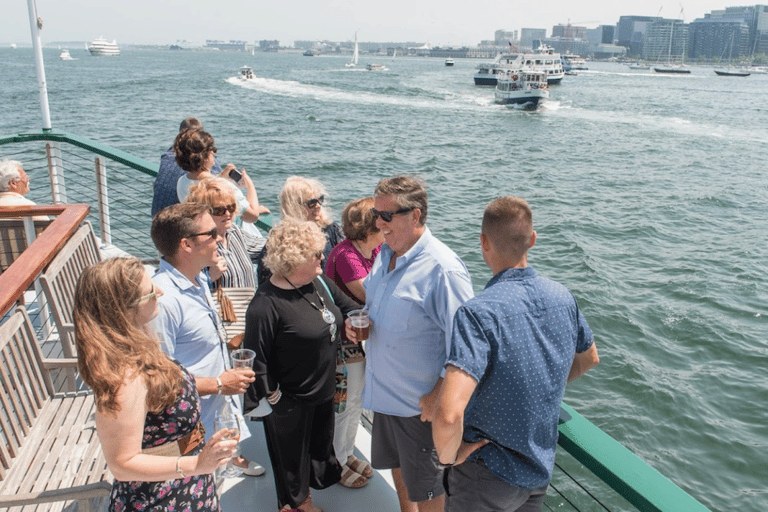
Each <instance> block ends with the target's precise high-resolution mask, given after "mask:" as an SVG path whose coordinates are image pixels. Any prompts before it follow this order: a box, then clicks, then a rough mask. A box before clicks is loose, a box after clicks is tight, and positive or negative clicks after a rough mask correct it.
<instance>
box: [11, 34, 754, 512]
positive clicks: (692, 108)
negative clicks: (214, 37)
mask: <svg viewBox="0 0 768 512" xmlns="http://www.w3.org/2000/svg"><path fill="white" fill-rule="evenodd" d="M70 50H71V52H72V55H73V57H76V58H77V59H78V60H76V61H70V62H66V61H60V60H58V58H57V56H58V53H59V52H58V50H54V49H49V50H46V51H45V55H46V66H47V68H46V69H47V79H48V89H49V95H50V103H51V112H52V119H53V125H54V128H56V129H60V130H65V131H69V132H73V133H77V134H81V135H84V136H86V137H89V138H91V139H94V140H97V141H99V142H103V143H107V144H110V145H112V146H115V147H118V148H121V149H124V150H127V151H129V152H131V153H134V154H137V155H139V156H142V157H144V158H146V159H149V160H152V161H158V159H159V155H160V154H161V152H162V151H164V150H165V149H166V148H167V147H168V146H169V145H170V144H171V142H172V141H173V138H174V136H175V133H176V131H177V128H178V123H179V122H180V121H181V119H183V118H184V117H186V116H188V115H196V116H198V117H200V118H201V119H202V120H203V122H204V123H205V126H206V129H207V130H208V131H210V132H211V133H212V134H213V135H214V137H216V142H217V147H218V148H219V156H220V158H221V159H222V160H223V161H224V162H233V163H236V164H237V165H238V166H245V168H246V169H247V170H248V171H249V173H251V175H252V176H254V177H255V178H256V181H257V185H258V189H259V194H260V198H261V200H262V202H264V203H265V204H267V205H268V206H269V207H271V208H272V209H273V210H274V211H277V208H276V205H277V192H278V190H279V188H280V185H281V184H282V182H283V181H284V180H285V178H286V177H288V176H290V175H292V174H301V175H306V176H315V177H318V178H319V179H321V180H322V181H323V183H324V184H325V185H326V186H327V188H328V189H329V191H330V193H331V196H332V199H333V202H332V204H331V206H332V208H334V210H335V211H336V212H337V215H338V212H339V211H340V210H341V208H342V207H343V205H344V203H345V202H346V201H348V200H350V199H353V198H356V197H361V196H363V195H369V194H370V193H371V192H372V190H373V187H374V185H375V183H376V182H377V181H378V180H379V179H380V178H381V177H384V176H390V175H393V174H396V173H417V174H419V175H420V176H422V177H424V178H425V179H426V181H427V183H428V186H429V194H430V211H429V220H428V224H429V226H430V227H431V228H432V230H433V232H434V233H435V234H436V235H437V236H438V237H439V238H441V239H442V240H444V241H445V242H446V243H448V244H449V245H450V246H451V247H453V248H454V249H455V250H456V252H457V253H458V254H459V255H460V256H461V257H462V258H463V259H464V261H465V262H466V263H467V266H468V267H469V268H470V271H471V273H472V276H473V279H474V283H475V288H476V289H477V290H480V289H481V288H482V287H483V285H484V284H485V282H486V281H487V279H488V278H489V277H490V275H489V272H488V270H487V269H486V267H485V266H484V264H483V262H482V258H481V257H480V253H479V250H478V235H479V224H480V217H481V214H482V211H483V208H484V206H485V204H486V203H487V202H488V201H490V200H491V199H493V198H495V197H497V196H499V195H502V194H515V195H520V196H522V197H525V198H526V199H527V200H528V201H529V202H530V203H531V205H532V207H533V210H534V223H535V228H536V230H537V231H538V234H539V238H538V240H537V244H536V246H535V247H534V248H533V249H532V250H531V253H530V261H531V264H532V265H533V266H534V267H535V268H536V269H537V270H538V271H539V272H540V273H542V274H544V275H547V276H549V277H552V278H554V279H556V280H558V281H561V282H562V283H564V284H565V285H567V286H568V287H569V288H570V289H571V290H572V291H573V293H574V294H575V296H576V297H577V299H578V301H579V304H580V306H581V308H582V310H583V312H584V314H585V316H586V317H587V319H588V321H589V322H590V325H591V327H592V329H593V331H594V332H595V336H596V343H597V346H598V349H599V352H600V356H601V364H600V366H599V367H597V368H596V369H595V370H593V371H592V372H590V373H589V374H588V375H587V376H585V377H584V378H582V379H581V380H580V381H577V382H575V383H574V384H572V385H571V386H570V388H569V389H568V391H567V393H566V401H567V402H568V403H569V404H570V405H571V406H573V407H574V408H576V409H577V410H578V411H579V412H581V413H582V414H583V415H584V416H586V417H587V418H588V419H589V420H591V421H592V422H594V423H596V424H597V425H598V426H599V427H600V428H602V429H604V430H605V431H606V432H608V433H609V434H610V435H611V436H613V437H614V438H616V439H617V440H618V441H620V442H621V443H623V444H624V445H625V446H627V447H628V448H629V449H630V450H632V451H633V452H635V453H637V454H638V455H639V456H641V457H642V458H643V459H645V460H646V461H648V463H649V464H651V465H652V466H653V467H654V468H656V469H658V470H659V471H660V472H661V473H663V474H665V475H667V476H668V477H669V478H671V479H672V480H673V481H674V482H675V483H677V484H678V485H679V486H681V487H682V488H683V489H685V490H686V491H687V492H689V493H690V494H692V495H693V496H694V497H696V498H697V499H699V500H700V501H701V502H702V503H704V504H705V505H706V506H708V507H710V508H711V509H713V510H736V509H738V510H754V511H758V510H763V509H765V508H766V505H768V470H767V469H766V467H767V466H766V453H768V446H767V445H768V413H767V412H766V404H768V323H767V322H768V319H767V317H766V312H767V311H766V310H768V307H766V303H767V302H768V291H766V290H768V277H766V276H767V275H768V266H767V264H766V262H768V246H767V244H766V242H767V237H766V235H765V231H766V225H767V224H768V194H767V193H768V190H766V189H767V188H768V179H767V178H766V176H765V172H766V169H768V99H767V98H768V75H753V76H750V77H748V78H746V79H742V78H727V77H716V76H715V75H714V73H713V71H712V69H711V68H693V73H692V74H691V75H689V76H663V75H653V74H649V73H647V72H637V71H630V70H629V69H628V68H626V66H622V65H619V64H607V63H590V67H591V68H592V69H591V70H590V71H585V72H580V73H579V75H578V76H572V77H571V76H569V77H566V78H565V80H564V81H563V83H562V84H561V85H559V86H554V87H553V88H552V91H551V97H550V100H549V101H548V102H547V103H546V104H545V105H544V107H543V108H541V109H540V110H538V111H536V112H527V111H521V110H514V109H508V108H506V107H501V106H497V105H494V104H493V101H492V100H493V90H492V89H488V88H478V87H475V86H474V85H473V84H472V73H473V68H474V65H475V62H474V61H468V60H467V61H464V60H461V59H459V60H457V62H456V66H455V67H453V68H446V67H445V66H444V65H443V61H442V60H433V59H415V58H398V59H397V60H395V61H392V60H391V59H371V58H366V57H365V56H363V57H362V58H361V65H363V66H364V64H365V63H366V62H369V61H371V62H373V61H374V60H375V61H377V62H380V63H383V64H385V65H386V66H387V67H388V68H389V70H388V71H385V72H367V71H365V70H364V69H346V68H344V62H345V61H346V58H344V57H331V56H326V57H319V58H306V57H302V56H300V55H292V54H257V55H255V56H251V55H246V54H229V53H217V52H186V51H183V52H170V51H138V50H134V51H131V50H126V51H124V52H123V55H121V56H120V57H119V58H93V57H90V56H89V55H88V54H87V53H86V52H85V51H83V50H82V49H70ZM245 64H247V65H250V66H252V67H253V69H254V72H255V74H256V76H257V77H258V78H257V79H256V80H255V81H253V82H250V83H247V84H246V83H243V82H241V81H239V80H237V79H236V78H234V76H235V74H236V72H237V69H238V68H239V67H240V66H242V65H245ZM0 73H1V74H2V76H3V80H2V82H0V102H1V103H2V105H3V114H2V115H0V135H9V134H13V133H19V132H25V131H31V130H39V128H40V126H41V123H40V113H39V107H38V94H37V89H36V80H35V76H34V65H33V60H32V53H31V50H29V49H18V50H9V49H1V50H0ZM0 151H2V148H1V147H0ZM0 157H2V154H1V153H0ZM148 193H150V191H148Z"/></svg>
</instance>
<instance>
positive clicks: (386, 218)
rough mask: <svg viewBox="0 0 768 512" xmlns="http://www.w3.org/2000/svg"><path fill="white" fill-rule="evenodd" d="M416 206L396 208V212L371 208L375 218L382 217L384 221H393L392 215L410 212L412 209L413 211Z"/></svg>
mask: <svg viewBox="0 0 768 512" xmlns="http://www.w3.org/2000/svg"><path fill="white" fill-rule="evenodd" d="M413 210H414V208H400V209H399V210H396V211H394V212H380V211H379V210H377V209H376V208H371V213H372V214H373V218H374V219H375V218H376V217H381V219H382V220H383V221H384V222H392V217H393V216H395V215H397V214H399V213H408V212H410V211H413Z"/></svg>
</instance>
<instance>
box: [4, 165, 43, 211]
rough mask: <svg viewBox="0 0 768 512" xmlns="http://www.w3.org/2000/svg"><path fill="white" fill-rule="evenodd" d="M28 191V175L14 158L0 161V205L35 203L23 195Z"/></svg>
mask: <svg viewBox="0 0 768 512" xmlns="http://www.w3.org/2000/svg"><path fill="white" fill-rule="evenodd" d="M27 192H29V176H27V173H26V172H24V169H23V168H22V167H21V162H17V161H16V160H3V161H2V162H0V206H27V205H33V204H35V203H34V201H30V200H29V199H27V198H26V197H24V195H25V194H26V193H27Z"/></svg>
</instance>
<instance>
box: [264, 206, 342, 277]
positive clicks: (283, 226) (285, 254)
mask: <svg viewBox="0 0 768 512" xmlns="http://www.w3.org/2000/svg"><path fill="white" fill-rule="evenodd" d="M326 243H327V240H326V239H325V234H324V233H323V232H322V230H321V229H320V227H319V226H318V225H317V224H315V223H314V222H311V221H307V220H302V221H299V220H295V219H292V218H290V217H288V218H285V219H283V220H282V221H280V224H278V225H277V226H275V227H274V228H272V231H270V232H269V238H268V239H267V254H266V255H265V256H264V265H266V267H267V268H268V269H269V271H270V272H272V274H273V275H275V276H277V277H286V276H289V275H291V274H292V273H293V271H294V270H296V268H298V267H299V265H301V264H303V263H305V262H306V261H307V260H308V259H309V258H310V257H312V256H313V255H315V254H317V253H318V252H323V249H325V244H326Z"/></svg>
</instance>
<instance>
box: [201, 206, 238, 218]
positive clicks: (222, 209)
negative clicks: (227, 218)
mask: <svg viewBox="0 0 768 512" xmlns="http://www.w3.org/2000/svg"><path fill="white" fill-rule="evenodd" d="M235 210H237V205H236V204H235V203H232V204H228V205H226V206H213V207H211V208H209V210H208V211H210V212H211V215H213V216H214V217H221V216H222V215H224V214H225V213H226V212H229V213H233V214H234V213H235Z"/></svg>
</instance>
